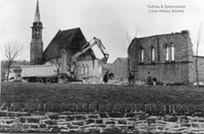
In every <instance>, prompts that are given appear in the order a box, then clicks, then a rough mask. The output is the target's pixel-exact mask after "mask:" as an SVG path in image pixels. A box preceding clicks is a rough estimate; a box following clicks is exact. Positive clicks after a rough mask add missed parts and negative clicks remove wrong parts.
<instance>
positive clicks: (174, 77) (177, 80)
mask: <svg viewBox="0 0 204 134" xmlns="http://www.w3.org/2000/svg"><path fill="white" fill-rule="evenodd" d="M188 68H189V63H175V64H174V63H170V64H155V65H140V66H139V72H138V77H139V80H142V81H147V78H148V72H150V75H151V77H152V78H154V77H155V78H156V79H157V81H158V83H162V84H188V83H189V79H188V78H189V75H188Z"/></svg>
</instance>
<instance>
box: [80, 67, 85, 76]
mask: <svg viewBox="0 0 204 134" xmlns="http://www.w3.org/2000/svg"><path fill="white" fill-rule="evenodd" d="M81 74H85V66H84V65H82V66H81Z"/></svg>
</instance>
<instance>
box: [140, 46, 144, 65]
mask: <svg viewBox="0 0 204 134" xmlns="http://www.w3.org/2000/svg"><path fill="white" fill-rule="evenodd" d="M140 63H144V49H143V48H142V47H141V48H140Z"/></svg>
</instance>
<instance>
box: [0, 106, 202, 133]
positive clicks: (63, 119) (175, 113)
mask: <svg viewBox="0 0 204 134" xmlns="http://www.w3.org/2000/svg"><path fill="white" fill-rule="evenodd" d="M203 128H204V105H190V104H189V105H181V104H172V105H164V104H119V103H118V104H103V105H102V104H68V103H67V104H34V103H27V104H20V103H12V104H8V103H3V104H2V105H1V109H0V132H54V133H56V132H66V133H82V132H83V133H90V132H94V133H107V132H110V133H113V131H117V133H119V132H120V133H146V134H147V133H148V134H150V133H161V134H162V133H187V134H188V133H189V134H190V133H191V134H193V133H198V132H199V133H204V129H203Z"/></svg>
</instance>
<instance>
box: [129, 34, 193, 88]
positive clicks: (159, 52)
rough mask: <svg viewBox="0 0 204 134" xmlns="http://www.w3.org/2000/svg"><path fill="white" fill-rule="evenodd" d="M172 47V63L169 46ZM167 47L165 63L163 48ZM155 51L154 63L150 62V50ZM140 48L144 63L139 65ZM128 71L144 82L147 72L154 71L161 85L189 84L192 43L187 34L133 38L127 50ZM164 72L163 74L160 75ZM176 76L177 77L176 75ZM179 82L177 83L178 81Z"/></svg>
mask: <svg viewBox="0 0 204 134" xmlns="http://www.w3.org/2000/svg"><path fill="white" fill-rule="evenodd" d="M172 44H173V45H174V51H175V52H174V61H172V58H171V57H172V56H171V45H172ZM166 46H169V61H166V55H165V47H166ZM152 47H154V49H155V55H154V57H155V61H154V62H152V61H151V48H152ZM140 48H143V50H144V62H143V63H140V60H139V59H140V55H139V54H140ZM128 56H129V59H130V64H129V65H130V70H131V71H132V72H135V74H136V79H138V80H144V78H145V80H146V76H147V75H146V74H147V72H150V69H151V70H154V71H153V73H154V72H156V73H155V74H157V77H158V78H159V80H160V82H161V83H178V82H179V83H183V84H186V83H190V78H189V77H190V76H191V75H189V71H190V70H189V64H188V63H193V51H192V43H191V40H190V36H189V32H188V31H182V32H181V33H172V34H164V35H156V36H150V37H144V38H135V39H134V40H133V41H132V42H131V44H130V46H129V48H128ZM162 72H164V73H162ZM177 74H178V75H177ZM183 77H184V78H183ZM178 80H179V81H178Z"/></svg>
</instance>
